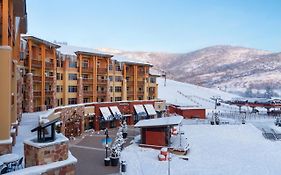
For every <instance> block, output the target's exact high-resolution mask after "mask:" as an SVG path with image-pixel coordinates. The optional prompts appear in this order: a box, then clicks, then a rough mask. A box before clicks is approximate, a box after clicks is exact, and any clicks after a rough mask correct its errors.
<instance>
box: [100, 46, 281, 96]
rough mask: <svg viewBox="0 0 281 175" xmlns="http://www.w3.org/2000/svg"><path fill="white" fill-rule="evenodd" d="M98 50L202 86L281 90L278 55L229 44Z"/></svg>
mask: <svg viewBox="0 0 281 175" xmlns="http://www.w3.org/2000/svg"><path fill="white" fill-rule="evenodd" d="M101 50H103V51H106V52H110V53H113V51H114V52H115V53H114V54H117V55H123V56H127V57H130V58H134V59H137V60H141V61H145V62H149V63H152V64H154V65H155V68H156V69H160V70H164V71H166V72H167V76H168V77H169V78H171V79H174V80H178V81H181V82H187V83H192V84H196V85H200V86H204V87H210V88H218V87H219V88H221V89H223V90H227V91H233V90H237V91H239V90H245V88H248V87H251V88H254V89H265V88H266V87H267V86H271V87H272V88H274V89H278V88H280V87H281V76H280V73H281V53H273V52H269V51H264V50H257V49H252V48H245V47H238V46H228V45H218V46H212V47H207V48H203V49H200V50H196V51H193V52H189V53H178V54H171V53H159V52H128V51H121V50H111V49H101Z"/></svg>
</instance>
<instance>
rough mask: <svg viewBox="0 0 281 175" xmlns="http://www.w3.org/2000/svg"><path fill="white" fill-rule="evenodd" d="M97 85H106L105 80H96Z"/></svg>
mask: <svg viewBox="0 0 281 175" xmlns="http://www.w3.org/2000/svg"><path fill="white" fill-rule="evenodd" d="M98 84H99V85H107V80H102V79H99V80H98Z"/></svg>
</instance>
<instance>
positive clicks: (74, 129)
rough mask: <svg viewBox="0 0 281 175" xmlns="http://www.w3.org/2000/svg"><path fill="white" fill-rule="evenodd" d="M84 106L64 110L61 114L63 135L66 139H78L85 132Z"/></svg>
mask: <svg viewBox="0 0 281 175" xmlns="http://www.w3.org/2000/svg"><path fill="white" fill-rule="evenodd" d="M84 111H85V107H84V106H77V107H69V108H64V109H62V110H61V111H60V112H61V113H60V118H61V121H62V126H61V133H63V134H64V135H65V136H66V137H68V138H69V137H76V136H79V135H81V134H82V132H83V131H84Z"/></svg>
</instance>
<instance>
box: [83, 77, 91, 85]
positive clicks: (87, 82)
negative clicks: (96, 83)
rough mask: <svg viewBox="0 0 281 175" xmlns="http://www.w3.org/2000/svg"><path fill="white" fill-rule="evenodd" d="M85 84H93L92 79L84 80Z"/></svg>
mask: <svg viewBox="0 0 281 175" xmlns="http://www.w3.org/2000/svg"><path fill="white" fill-rule="evenodd" d="M83 84H93V79H92V78H83Z"/></svg>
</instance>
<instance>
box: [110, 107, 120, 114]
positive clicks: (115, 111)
mask: <svg viewBox="0 0 281 175" xmlns="http://www.w3.org/2000/svg"><path fill="white" fill-rule="evenodd" d="M109 108H110V110H111V112H112V114H113V115H115V114H117V115H122V114H121V112H120V110H119V108H118V107H117V106H110V107H109Z"/></svg>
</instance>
